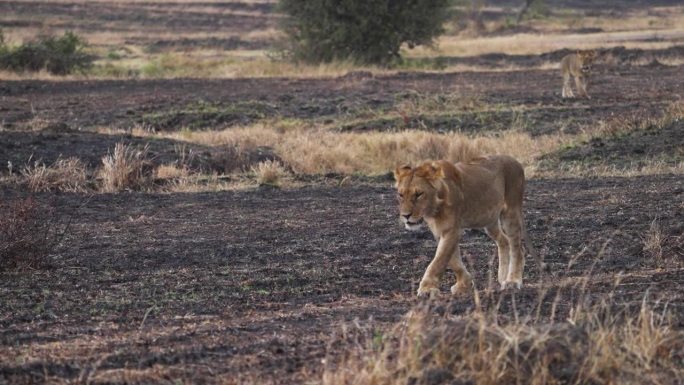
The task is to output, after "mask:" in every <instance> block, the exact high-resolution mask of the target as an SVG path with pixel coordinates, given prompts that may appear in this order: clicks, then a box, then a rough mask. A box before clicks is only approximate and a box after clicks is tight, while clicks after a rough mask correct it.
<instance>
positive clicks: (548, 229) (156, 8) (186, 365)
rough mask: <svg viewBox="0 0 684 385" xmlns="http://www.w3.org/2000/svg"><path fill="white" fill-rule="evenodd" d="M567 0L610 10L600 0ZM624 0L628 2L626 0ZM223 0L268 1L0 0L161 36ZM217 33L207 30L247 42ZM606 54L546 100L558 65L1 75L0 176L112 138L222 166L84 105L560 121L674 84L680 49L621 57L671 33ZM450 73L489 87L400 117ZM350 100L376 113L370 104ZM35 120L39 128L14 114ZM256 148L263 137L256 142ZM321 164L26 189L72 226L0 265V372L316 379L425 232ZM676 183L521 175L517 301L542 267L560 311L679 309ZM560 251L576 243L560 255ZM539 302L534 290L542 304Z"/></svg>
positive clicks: (61, 376)
mask: <svg viewBox="0 0 684 385" xmlns="http://www.w3.org/2000/svg"><path fill="white" fill-rule="evenodd" d="M556 3H557V2H556ZM570 3H572V4H577V6H583V7H584V6H585V5H587V4H589V3H591V5H590V6H589V7H590V8H591V9H593V10H594V11H595V12H598V13H601V12H609V11H610V10H606V9H604V8H601V7H599V6H598V5H597V4H598V2H588V1H584V0H582V1H572V2H568V4H570ZM626 3H634V4H635V5H634V6H635V7H639V6H641V4H642V3H643V2H636V1H635V2H626ZM650 3H653V2H650ZM659 3H662V4H675V3H674V2H673V1H669V0H668V1H662V2H659ZM221 4H225V7H237V8H236V9H232V10H226V12H225V13H226V14H227V13H230V12H233V11H236V12H240V14H239V15H238V16H239V17H240V19H239V20H237V19H235V18H233V19H231V17H233V16H226V18H225V19H223V20H225V22H227V23H229V24H230V27H226V28H233V27H234V30H229V32H231V31H234V32H235V33H236V34H239V33H244V31H250V30H260V29H263V28H265V27H268V26H270V25H271V24H270V23H272V22H273V20H272V19H270V18H268V17H262V16H261V15H266V14H268V13H269V12H271V11H272V10H271V9H270V7H271V5H270V4H265V5H261V4H254V5H249V4H248V3H207V4H196V5H197V7H203V9H205V10H204V11H200V10H198V9H197V7H193V8H192V10H190V9H184V7H185V5H182V4H175V5H168V4H165V5H164V6H161V5H160V4H159V3H150V2H145V3H126V6H122V7H117V6H114V5H107V6H106V7H107V8H106V9H105V8H101V7H102V6H104V5H102V4H90V3H87V2H84V3H79V4H61V3H55V2H47V1H44V2H32V3H30V4H29V3H25V2H1V3H0V14H4V13H3V11H8V12H9V11H11V12H17V13H22V12H23V13H24V14H35V15H36V17H35V18H33V19H31V20H28V21H26V20H25V21H23V22H25V23H36V26H38V27H41V26H43V25H44V24H43V21H42V20H43V19H45V18H44V17H43V16H53V20H52V21H53V22H56V23H57V25H58V26H59V25H62V26H63V27H64V28H68V27H70V26H72V25H70V24H69V23H71V22H73V20H74V18H77V19H81V20H84V21H86V22H81V23H79V24H78V25H77V26H78V27H79V28H82V29H87V28H92V29H93V30H100V28H101V27H100V26H98V25H105V24H106V25H107V28H108V29H110V30H113V31H117V30H118V31H122V32H125V31H129V32H130V31H142V32H141V33H140V34H139V35H138V37H136V38H138V39H143V40H144V41H142V42H140V44H145V45H148V48H149V49H151V50H154V49H160V50H163V49H166V47H167V46H171V45H173V46H174V47H175V45H176V44H180V45H184V44H193V45H194V44H198V43H202V42H198V41H192V40H188V41H187V42H183V41H181V42H180V43H178V42H176V41H174V42H165V41H163V40H159V39H158V38H156V37H150V38H149V39H148V38H146V36H145V35H146V34H145V32H154V31H155V30H157V31H163V30H166V29H174V28H175V29H182V30H183V31H190V32H199V33H201V32H204V31H213V30H216V28H218V27H219V24H218V23H219V21H220V20H221V18H220V17H218V16H217V15H219V14H221V11H220V10H218V9H217V7H219V6H221ZM230 4H237V5H230ZM554 4H555V3H554ZM240 7H246V8H240ZM254 7H256V8H254ZM260 7H262V8H260ZM592 7H593V8H592ZM238 8H239V9H238ZM244 13H249V15H250V16H248V17H242V16H243V14H244ZM212 14H214V15H212ZM102 15H105V16H102ZM106 15H109V16H106ZM103 17H105V18H106V17H110V20H103V19H102V18H103ZM235 17H237V16H235ZM55 18H56V19H58V20H57V21H55ZM60 18H61V19H60ZM3 20H4V19H3ZM9 22H11V21H7V20H4V21H2V22H0V26H2V27H6V26H8V24H7V23H9ZM190 22H192V23H190ZM59 23H62V24H59ZM103 23H104V24H103ZM231 23H232V24H231ZM195 27H196V28H197V29H193V28H195ZM231 33H232V32H231ZM228 35H230V33H228ZM150 36H152V34H150ZM227 39H228V40H225V41H220V40H213V41H208V42H207V43H206V44H207V45H213V44H215V45H221V44H243V43H241V42H238V43H235V42H236V41H237V40H231V38H230V37H228V38H227ZM244 44H247V43H244ZM249 44H253V42H249ZM175 48H177V47H175ZM611 54H612V55H613V56H614V58H613V59H614V60H615V63H617V64H618V65H616V66H608V65H605V64H603V65H599V66H597V68H596V71H597V73H596V75H595V76H594V77H593V78H592V83H591V85H590V93H591V94H592V96H593V99H592V100H590V101H587V100H573V101H563V100H561V98H560V95H559V94H560V76H559V74H558V71H556V70H520V71H510V72H477V73H475V72H473V73H399V74H396V75H387V76H372V75H369V74H365V73H352V74H350V75H348V76H344V77H340V78H336V79H239V80H226V79H224V80H217V79H212V80H200V79H174V80H117V81H97V80H88V81H37V80H35V81H33V80H27V81H3V82H2V83H0V123H2V129H3V130H0V175H2V176H4V175H6V172H7V170H6V168H5V165H6V164H7V162H8V161H11V162H12V163H13V165H14V167H15V170H18V169H19V168H20V167H22V166H23V165H24V164H25V163H26V162H27V161H28V160H29V159H32V160H37V159H40V160H42V161H44V162H45V163H52V162H53V161H54V160H56V159H57V158H58V157H60V156H61V157H69V156H78V157H80V158H82V159H83V160H84V161H85V162H86V163H87V164H88V165H89V166H90V167H91V168H94V167H96V166H97V165H98V164H99V161H100V159H101V157H102V156H104V155H106V154H107V151H109V150H110V149H111V148H113V146H114V144H115V143H117V142H119V141H125V142H128V143H131V144H133V145H136V146H144V145H146V144H149V146H150V150H151V151H152V152H153V155H154V158H155V160H156V161H158V162H159V163H167V162H172V161H174V159H178V156H179V151H184V150H181V149H179V148H178V147H179V146H183V145H185V146H188V147H189V149H191V150H192V151H194V152H196V153H198V154H202V156H200V158H201V159H200V160H201V162H200V163H199V164H198V165H197V168H205V167H208V168H209V169H213V170H216V171H227V169H228V168H226V167H225V166H224V168H221V167H222V166H221V164H222V163H221V162H225V160H222V159H220V158H219V160H218V161H215V160H214V158H213V156H214V154H213V153H212V151H214V150H215V149H211V148H205V147H202V146H195V145H189V144H187V143H182V142H176V141H172V140H159V139H146V138H139V137H133V136H127V135H105V134H98V133H95V132H94V130H93V129H94V128H96V127H101V126H104V127H113V128H131V127H136V126H137V127H144V128H149V129H151V130H179V129H181V128H183V127H190V128H191V129H212V128H229V127H231V126H234V125H236V124H248V123H251V122H255V121H258V120H262V119H269V118H283V117H284V118H298V119H304V120H312V121H315V122H316V123H322V124H326V125H329V126H331V129H339V130H341V131H368V130H396V129H407V128H408V129H433V130H438V131H450V130H461V131H465V132H485V131H496V130H502V129H506V128H508V127H509V126H510V125H513V124H514V122H516V121H520V120H521V119H522V120H523V121H524V122H525V123H524V124H522V125H521V129H523V130H526V131H527V132H529V133H531V134H533V135H540V134H547V133H555V132H559V131H562V132H578V131H580V130H581V129H582V128H583V127H587V126H592V125H596V124H598V122H600V121H611V120H613V119H616V118H617V119H620V118H621V117H623V116H632V115H634V116H636V117H649V116H659V115H660V114H662V113H663V111H664V110H665V108H666V107H667V106H668V105H670V103H672V102H676V101H681V98H682V90H684V77H683V76H682V67H681V66H679V67H670V66H665V65H661V64H658V63H653V64H652V65H650V66H633V65H631V64H630V63H631V62H639V61H642V60H643V58H644V57H649V56H648V55H651V56H650V57H653V58H655V59H656V60H657V58H658V57H659V55H665V56H664V57H668V58H671V56H667V55H675V56H674V57H681V52H680V48H673V49H669V50H664V51H662V52H661V51H658V52H646V53H643V52H642V53H640V52H636V51H634V50H632V51H630V50H613V51H612V52H611ZM551 55H560V53H551ZM630 55H631V56H630ZM677 55H678V56H677ZM615 57H617V59H616V58H615ZM555 59H556V58H555V56H553V57H549V58H548V60H555ZM468 60H471V59H468ZM472 60H474V62H473V63H467V64H476V65H477V64H480V65H484V66H487V65H489V66H492V67H496V66H499V65H501V66H505V65H508V64H514V65H519V66H523V67H524V66H526V65H528V64H526V63H532V64H530V65H538V64H539V62H538V61H539V60H542V59H540V58H539V57H492V56H485V57H481V58H479V59H477V58H476V59H472ZM478 60H479V61H478ZM543 60H546V59H543ZM454 93H455V94H459V95H463V98H464V99H465V100H466V103H465V104H468V101H469V100H474V101H475V102H474V104H475V105H478V106H480V105H481V106H487V107H488V108H487V109H486V110H485V111H479V110H476V111H473V110H472V109H468V108H463V110H459V109H457V110H455V111H440V112H439V113H432V114H425V115H421V114H418V115H410V116H406V117H405V116H402V115H401V114H400V111H398V110H397V109H398V108H399V106H400V105H401V103H402V102H404V101H406V100H407V99H410V98H412V97H414V96H415V95H416V94H419V95H428V96H434V95H449V94H454ZM368 109H372V110H377V111H379V112H381V113H386V115H387V116H384V117H381V118H374V119H369V118H366V117H365V116H366V115H364V114H365V113H366V112H367V111H368ZM36 126H40V130H39V131H31V129H33V128H36ZM682 132H684V128H683V127H682V126H681V121H679V122H677V121H675V122H672V124H670V125H667V126H665V127H663V128H662V129H660V130H649V129H648V128H647V129H645V130H637V131H634V132H630V133H626V134H620V135H618V136H616V137H609V138H604V139H597V140H595V141H593V142H588V143H585V144H580V145H578V146H576V147H573V148H569V149H565V150H563V151H560V152H558V153H556V154H552V155H550V156H549V158H548V160H549V162H548V164H547V167H548V168H550V169H553V168H554V167H560V166H561V165H563V164H569V163H572V162H590V163H591V164H594V163H598V164H609V165H616V166H620V167H623V166H624V165H626V164H627V163H629V164H632V162H641V161H645V160H652V159H653V158H656V159H665V160H666V161H667V162H670V163H676V162H681V159H682V156H683V155H682V154H681V149H682V147H683V144H682V140H683V139H684V138H683V137H682ZM219 151H220V149H219ZM258 156H265V157H268V156H272V154H269V152H268V149H264V154H262V155H258ZM216 164H218V166H216ZM207 165H208V166H207ZM624 167H626V166H624ZM338 184H339V180H337V179H335V177H333V178H330V179H326V178H318V177H316V178H313V182H312V184H311V185H310V186H308V187H302V188H296V189H284V190H278V189H253V190H245V191H233V192H214V193H174V194H168V193H166V194H151V193H121V194H95V195H91V194H71V193H60V194H39V195H38V196H37V198H38V200H39V201H41V202H44V203H45V204H46V205H52V206H54V207H55V210H56V211H55V218H58V219H59V221H58V223H62V224H63V223H64V222H65V221H69V220H71V225H70V227H69V228H68V231H67V234H66V237H65V238H64V239H62V241H61V243H60V244H59V245H58V247H57V248H56V249H55V251H54V252H53V253H52V254H51V255H50V256H49V258H48V260H47V261H46V262H47V263H46V265H45V266H43V267H41V268H37V269H33V270H20V271H3V272H0V384H2V383H36V382H57V383H60V382H62V383H63V382H78V381H82V382H88V381H90V382H91V383H160V382H167V383H174V382H176V381H177V380H180V381H185V382H187V383H235V382H240V381H252V382H255V383H302V382H304V381H310V380H312V379H313V380H314V381H316V380H317V379H319V378H320V377H319V375H320V372H321V370H322V364H321V359H323V358H324V357H325V356H326V354H327V353H330V354H333V355H334V354H339V353H341V352H339V351H335V350H334V348H332V351H328V349H329V348H328V346H327V344H328V341H329V339H330V336H331V335H332V334H333V333H334V332H335V331H336V330H339V328H340V327H341V326H340V325H341V324H342V323H344V322H349V321H353V320H355V319H359V320H361V321H367V320H370V319H372V320H373V324H374V325H376V327H378V328H382V327H384V326H388V325H390V324H392V323H394V322H395V321H397V320H398V319H399V318H400V317H401V316H402V315H403V314H405V312H406V311H407V310H408V309H409V308H411V307H412V306H413V305H415V304H417V303H419V302H420V300H418V299H417V298H415V295H414V293H415V290H416V288H417V284H418V281H419V279H420V277H421V274H422V273H423V270H424V268H425V267H426V266H427V264H428V263H429V260H430V258H431V256H432V255H433V253H434V250H435V247H436V243H435V241H434V240H433V239H432V237H431V236H430V235H429V234H428V233H427V232H423V233H418V234H414V233H407V232H405V231H404V230H403V229H402V228H401V226H400V225H399V224H398V220H397V218H396V207H395V204H396V203H395V198H394V191H393V189H392V187H391V183H390V182H388V181H383V180H379V179H366V180H363V179H362V178H356V179H354V182H353V183H351V184H349V185H345V186H344V187H339V186H338ZM24 195H26V191H23V190H21V187H17V186H7V185H5V186H0V203H5V202H8V201H12V200H13V199H15V198H17V197H20V196H24ZM682 202H684V180H683V179H682V177H681V175H652V176H643V177H635V178H566V179H534V180H531V181H530V182H529V185H528V193H527V197H526V203H525V205H526V206H525V212H526V222H527V227H528V230H529V233H530V237H531V239H532V240H533V243H534V246H535V248H536V249H537V250H538V251H539V252H540V254H541V255H542V256H543V258H544V268H543V269H540V265H539V263H538V261H536V260H534V259H533V258H530V259H528V261H527V268H526V271H525V280H526V281H525V282H526V286H525V287H524V288H523V289H522V290H521V291H520V292H518V293H516V309H518V310H520V311H521V312H526V311H528V310H529V309H530V308H532V307H534V306H535V305H536V304H537V302H538V298H537V297H538V294H537V293H538V289H539V288H540V287H542V286H543V287H546V288H548V289H549V290H550V291H549V293H555V292H556V291H559V292H560V293H561V294H560V303H559V309H558V313H557V314H556V315H555V317H556V320H565V319H566V318H567V315H568V311H569V309H570V308H571V307H572V306H573V305H575V304H577V302H578V301H580V300H582V299H584V300H587V301H590V302H594V303H596V302H599V301H601V300H602V299H606V298H607V297H608V296H611V295H612V297H611V298H612V299H611V301H613V303H614V304H615V306H617V307H618V308H619V309H620V310H621V309H622V307H623V306H627V308H628V309H629V305H637V304H638V303H639V302H640V301H641V300H642V299H643V298H644V296H647V297H646V298H647V302H650V303H653V304H660V305H667V308H668V309H669V310H670V311H672V314H673V317H672V319H673V322H674V327H677V328H681V327H682V326H684V325H682V322H683V321H682V320H684V294H683V293H684V291H683V290H682V288H683V287H684V286H683V284H684V235H683V232H684V228H683V227H682V226H683V225H682V218H684V204H683V203H682ZM654 219H657V220H658V222H659V223H660V225H661V226H662V229H663V230H662V231H663V237H664V238H663V250H662V258H654V256H653V255H651V254H650V253H648V252H645V251H644V247H643V245H644V238H645V235H644V232H645V231H647V230H648V229H649V227H650V225H651V222H652V221H653V220H654ZM462 250H463V254H464V256H465V260H466V264H467V266H468V268H469V270H470V271H471V272H472V273H473V275H474V278H475V281H476V284H477V288H478V290H480V293H481V296H482V297H483V298H492V297H498V296H502V297H503V304H504V306H502V307H501V308H500V310H499V311H500V312H501V313H502V315H504V316H510V314H511V311H512V310H511V306H510V304H511V299H512V296H511V293H502V294H492V293H494V292H492V291H488V290H489V289H490V288H491V287H492V284H491V283H490V282H489V279H488V276H489V272H490V268H489V267H490V265H491V263H492V258H493V256H494V245H493V243H492V242H491V241H489V240H488V239H487V237H486V236H484V235H483V234H481V233H479V232H477V231H468V232H466V234H465V236H464V239H463V242H462ZM571 259H572V260H576V262H577V263H575V264H573V265H572V266H571V267H568V263H569V261H570V260H571ZM587 276H590V277H591V279H590V280H589V281H588V286H587V290H586V293H585V294H584V295H582V294H581V293H580V291H581V289H579V288H578V285H581V284H582V282H583V281H582V280H581V278H583V277H587ZM564 278H567V279H564ZM617 278H620V279H619V284H617V285H616V284H615V282H616V279H617ZM452 279H453V277H452V276H451V275H450V274H448V276H447V279H446V280H445V281H444V282H443V286H442V289H443V291H444V294H443V296H442V298H440V299H439V301H443V302H444V303H447V304H448V305H449V309H450V311H452V312H454V313H455V314H465V313H466V312H468V310H469V309H471V308H472V307H473V303H472V301H471V300H470V299H469V298H450V296H449V295H447V291H448V287H449V284H450V283H451V282H450V281H451V280H452ZM550 301H551V298H546V297H545V298H544V299H543V302H544V306H543V312H542V313H543V315H544V317H547V318H545V320H546V319H548V317H549V316H550V315H549V314H548V308H549V306H548V305H549V302H550ZM486 303H491V302H486ZM487 306H489V305H487ZM628 311H629V310H628Z"/></svg>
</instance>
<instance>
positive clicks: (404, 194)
mask: <svg viewBox="0 0 684 385" xmlns="http://www.w3.org/2000/svg"><path fill="white" fill-rule="evenodd" d="M439 177H440V176H439V169H437V168H435V167H434V166H432V165H430V164H424V165H421V166H419V167H416V168H411V166H401V167H398V168H397V169H396V170H395V171H394V178H395V180H396V181H397V183H396V187H397V199H398V200H399V218H400V220H401V222H402V223H403V224H404V226H405V227H406V229H407V230H412V231H415V230H418V229H419V228H420V225H421V224H422V223H423V221H424V219H425V217H432V216H434V215H435V214H436V212H437V210H438V202H439V197H438V191H437V188H436V187H435V186H436V184H437V180H438V179H439Z"/></svg>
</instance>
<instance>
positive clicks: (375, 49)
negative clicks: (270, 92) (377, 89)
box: [279, 0, 451, 65]
mask: <svg viewBox="0 0 684 385" xmlns="http://www.w3.org/2000/svg"><path fill="white" fill-rule="evenodd" d="M450 3H451V0H280V4H279V6H280V10H281V11H282V12H283V13H285V14H286V15H288V16H289V17H287V18H285V20H284V21H283V27H284V31H285V33H286V35H287V46H286V48H285V50H286V52H287V53H288V54H290V55H291V56H292V57H293V58H294V59H296V60H303V61H306V62H313V63H320V62H330V61H333V60H336V59H351V60H353V61H355V62H357V63H360V64H381V65H387V64H390V63H391V62H392V61H394V60H396V59H399V58H400V54H399V52H400V49H401V46H402V45H403V44H406V45H407V46H408V47H409V48H413V47H415V46H418V45H429V44H431V43H433V40H434V38H435V37H436V36H438V35H440V34H441V33H443V32H444V23H445V22H446V21H447V20H448V19H449V18H450V17H451V10H450Z"/></svg>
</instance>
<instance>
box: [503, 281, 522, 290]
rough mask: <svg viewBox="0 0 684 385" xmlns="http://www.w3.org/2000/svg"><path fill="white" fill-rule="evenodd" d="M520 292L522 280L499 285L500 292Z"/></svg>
mask: <svg viewBox="0 0 684 385" xmlns="http://www.w3.org/2000/svg"><path fill="white" fill-rule="evenodd" d="M508 289H512V290H520V289H522V280H515V281H506V282H504V283H502V284H501V291H504V290H508Z"/></svg>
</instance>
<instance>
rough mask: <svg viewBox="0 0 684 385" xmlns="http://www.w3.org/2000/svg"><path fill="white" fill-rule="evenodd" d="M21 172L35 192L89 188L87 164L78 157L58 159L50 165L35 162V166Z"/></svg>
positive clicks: (81, 190)
mask: <svg viewBox="0 0 684 385" xmlns="http://www.w3.org/2000/svg"><path fill="white" fill-rule="evenodd" d="M21 174H22V175H23V177H24V180H25V181H26V184H27V185H28V188H29V189H30V190H31V191H33V192H44V191H69V192H83V191H86V189H87V187H86V186H87V172H86V166H85V165H84V164H83V162H82V161H81V160H80V159H78V158H67V159H58V160H57V161H56V162H55V163H53V164H52V165H50V166H49V167H48V166H45V164H43V163H39V162H35V163H34V165H33V166H30V165H29V166H26V167H25V168H24V169H23V170H22V172H21Z"/></svg>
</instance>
